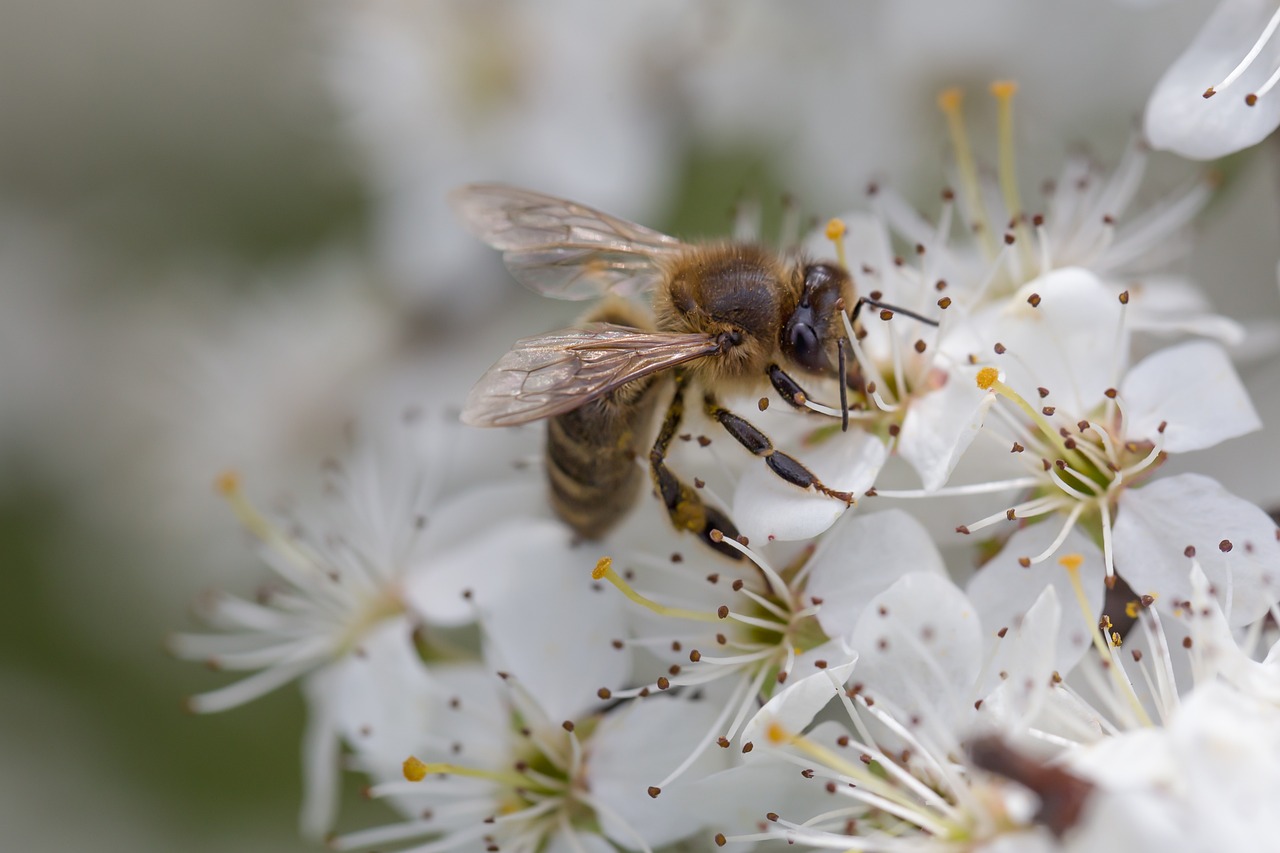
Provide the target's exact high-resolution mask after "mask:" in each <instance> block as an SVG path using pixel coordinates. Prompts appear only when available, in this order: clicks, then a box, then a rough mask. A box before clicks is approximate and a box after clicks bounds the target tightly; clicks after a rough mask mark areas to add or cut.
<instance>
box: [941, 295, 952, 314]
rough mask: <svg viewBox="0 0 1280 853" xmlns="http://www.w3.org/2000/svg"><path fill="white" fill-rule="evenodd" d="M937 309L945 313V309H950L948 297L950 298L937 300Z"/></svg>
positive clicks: (945, 297)
mask: <svg viewBox="0 0 1280 853" xmlns="http://www.w3.org/2000/svg"><path fill="white" fill-rule="evenodd" d="M938 307H939V308H941V309H942V310H944V311H945V310H946V309H948V308H950V307H951V297H950V296H944V297H942V298H941V299H939V300H938Z"/></svg>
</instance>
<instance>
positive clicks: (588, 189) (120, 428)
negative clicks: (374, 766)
mask: <svg viewBox="0 0 1280 853" xmlns="http://www.w3.org/2000/svg"><path fill="white" fill-rule="evenodd" d="M1209 11H1210V5H1209V4H1207V3H1205V2H1196V1H1195V0H1182V2H1172V0H1171V2H1165V3H1152V2H1146V3H1138V2H1129V3H1125V2H1119V0H1075V2H1072V3H1060V2H1049V0H1007V2H997V0H974V2H965V3H942V2H924V0H882V2H875V1H874V0H863V2H856V1H855V0H845V2H836V0H821V2H817V0H814V1H813V2H788V3H782V2H757V0H737V2H728V0H725V2H675V0H653V2H608V3H601V2H591V0H546V2H539V3H536V4H535V3H533V2H525V3H521V2H515V1H514V0H471V2H436V0H350V2H345V3H343V2H334V0H276V2H273V3H261V2H256V1H255V0H216V2H212V0H203V1H202V0H59V2H56V3H49V2H45V1H44V0H0V638H2V641H0V848H3V849H5V850H19V849H20V850H71V849H79V850H85V849H94V850H169V849H173V850H177V849H181V850H184V851H190V853H198V852H199V851H221V850H246V849H247V850H258V849H261V850H267V849H272V850H278V851H286V850H305V849H314V848H312V847H309V846H308V845H306V844H304V843H303V842H301V841H299V840H298V839H297V835H296V831H295V821H296V809H297V805H298V801H299V791H300V784H299V770H298V742H299V737H300V735H299V732H300V730H301V720H302V704H301V701H300V699H299V697H298V695H297V694H296V691H295V690H294V689H292V688H286V689H284V690H282V691H279V692H278V693H277V694H274V695H272V696H270V697H268V698H266V699H264V700H261V701H259V702H256V703H254V704H253V705H252V706H249V707H246V708H241V709H237V710H234V711H231V712H228V713H225V714H221V715H217V716H211V717H193V716H189V715H186V714H184V713H183V712H182V699H183V697H184V696H186V695H188V694H190V693H192V692H195V691H200V690H207V689H211V688H212V687H215V686H217V685H219V684H222V683H224V682H225V680H226V679H225V677H222V676H218V675H213V674H210V673H207V672H204V671H202V670H201V669H200V668H199V667H196V666H192V665H190V664H183V663H179V662H176V661H174V660H172V659H171V658H170V657H169V656H168V655H167V654H166V653H165V651H164V639H165V637H166V635H167V634H168V633H169V632H171V631H173V630H179V629H190V628H192V627H194V625H195V624H196V623H195V622H194V621H193V619H192V617H191V616H190V615H189V605H190V603H191V602H192V601H194V600H195V599H196V597H197V596H198V595H199V593H200V592H201V590H203V589H206V588H209V587H229V588H233V589H236V590H238V591H240V592H247V591H249V590H251V589H253V587H254V585H255V584H256V583H257V582H259V581H260V580H261V579H262V574H261V573H260V571H259V570H258V567H257V566H256V564H255V559H254V554H253V550H252V547H251V546H250V543H249V542H248V541H247V540H246V538H245V535H244V534H243V533H242V532H241V531H240V530H238V529H237V527H236V525H235V523H234V521H233V519H232V515H231V513H230V511H229V510H228V509H227V508H226V507H225V506H223V505H222V504H221V503H220V501H219V499H218V498H217V497H216V496H215V495H214V493H213V489H212V488H211V483H212V481H213V478H214V477H215V476H216V475H217V474H218V473H219V472H220V471H222V470H224V469H227V468H235V469H236V470H239V471H240V472H241V474H242V475H243V477H244V478H245V481H246V483H248V485H249V488H250V491H251V492H254V493H255V494H256V495H258V496H260V497H261V498H262V499H263V500H264V501H269V500H275V499H278V498H281V497H284V496H288V495H289V494H291V493H293V492H296V491H299V490H305V489H308V488H311V486H312V485H313V484H314V477H313V476H312V474H313V473H314V471H315V470H316V469H317V467H318V465H319V463H320V461H321V460H322V459H323V458H324V457H325V455H326V454H327V453H330V452H332V451H333V450H334V449H335V448H337V447H339V446H340V444H341V441H342V438H341V436H342V433H343V428H344V425H345V424H348V423H349V422H350V421H351V419H352V418H353V417H357V418H358V417H361V416H363V415H364V413H366V412H367V411H369V410H371V409H378V408H384V409H385V408H388V407H397V406H405V405H413V404H418V405H456V404H457V402H458V401H459V400H460V399H461V396H462V395H463V394H464V393H465V391H466V389H467V387H469V385H470V383H471V382H472V381H473V380H474V379H475V378H476V377H477V376H479V374H480V372H482V371H483V369H484V368H485V367H487V366H488V364H489V363H490V362H492V361H493V360H494V359H495V358H496V357H497V356H498V355H499V354H500V353H501V352H502V351H503V349H504V347H505V346H506V344H507V343H508V342H509V341H510V340H511V339H513V338H514V337H518V336H520V335H521V334H529V333H532V332H534V331H542V330H545V329H548V328H552V327H554V326H556V325H558V324H562V323H563V322H564V321H565V320H566V319H567V318H569V317H570V316H572V315H573V313H574V310H575V308H574V307H573V306H565V305H559V304H552V303H551V301H550V300H540V299H538V298H536V297H534V296H531V295H529V294H527V293H525V292H523V291H521V290H520V289H519V288H518V287H517V286H516V285H514V284H513V283H511V282H510V281H509V280H508V279H507V277H506V276H505V274H504V273H503V271H502V269H501V266H500V264H499V263H498V262H497V260H496V258H495V257H493V255H492V253H490V252H489V251H487V250H486V249H484V248H483V247H482V246H480V245H478V244H477V243H476V241H474V240H473V239H472V238H470V237H469V236H467V235H466V234H465V233H464V232H463V231H462V230H461V229H460V228H459V227H458V226H457V225H456V224H455V223H454V222H453V221H452V219H451V218H450V217H449V215H448V212H447V209H446V207H445V205H444V201H443V196H444V193H445V192H447V190H448V189H449V188H450V187H452V186H455V185H457V184H459V183H462V182H465V181H468V180H482V179H483V180H491V179H499V180H506V181H511V182H516V183H520V184H524V185H528V186H531V187H534V188H538V189H542V190H545V191H548V192H552V193H555V194H559V195H563V196H567V197H572V198H576V199H580V200H582V201H586V202H588V203H591V204H594V205H596V206H598V207H601V208H603V209H605V210H608V211H610V212H614V213H618V214H620V215H624V216H626V217H629V218H632V219H636V220H639V221H642V222H645V223H647V224H651V225H653V226H655V227H659V228H662V229H664V230H667V231H669V232H672V233H676V234H679V235H681V236H695V235H699V234H722V233H725V232H726V231H727V230H728V229H729V227H730V225H731V210H732V208H733V206H734V205H735V204H736V203H738V202H739V201H741V200H743V199H748V200H755V201H757V202H759V203H760V205H761V207H762V209H763V211H764V217H765V223H766V227H770V226H772V225H774V224H776V222H777V221H778V219H779V210H780V203H779V199H780V197H781V195H782V194H783V193H784V192H785V193H790V194H791V195H792V196H793V197H794V198H795V199H797V201H798V203H799V205H800V207H801V209H802V210H803V211H805V213H806V214H807V215H813V216H815V217H822V218H824V219H825V218H826V217H828V216H830V215H833V214H836V213H841V212H844V211H847V210H851V209H854V208H857V207H858V206H859V205H860V204H861V203H862V199H863V193H864V188H865V186H866V185H867V183H868V181H870V180H878V181H889V182H892V183H893V184H895V185H896V186H898V187H899V188H900V189H902V190H903V192H905V193H906V194H907V196H908V197H909V198H912V199H914V200H916V201H917V202H918V203H920V204H921V205H922V207H923V208H924V210H925V211H926V213H928V212H932V211H933V210H934V209H935V208H934V205H935V204H936V199H937V196H938V191H939V188H940V187H941V186H942V185H943V182H944V181H945V159H944V158H945V156H946V154H947V150H948V146H947V142H946V136H945V128H944V125H943V121H942V119H941V117H940V116H939V114H938V113H937V110H936V107H935V106H934V101H935V97H936V94H937V92H938V91H939V90H940V89H942V88H944V87H947V86H953V85H958V86H962V87H964V88H965V89H966V91H968V92H969V93H970V97H969V100H968V115H969V120H970V126H971V130H972V132H973V134H974V137H975V145H976V147H977V150H978V151H979V153H980V156H983V158H984V159H985V160H986V162H988V163H990V162H992V161H993V160H994V147H993V139H994V126H993V121H992V117H993V110H992V105H991V103H990V99H989V98H988V97H986V95H985V92H986V85H987V83H988V82H990V81H991V80H993V79H998V78H1010V79H1015V80H1017V81H1018V83H1019V84H1020V94H1019V100H1018V102H1017V108H1016V109H1017V116H1018V125H1017V130H1016V134H1017V139H1018V144H1019V167H1020V171H1021V174H1022V177H1023V183H1024V191H1026V192H1027V193H1028V194H1031V193H1032V192H1033V190H1034V188H1035V187H1036V186H1038V185H1039V183H1040V181H1041V179H1044V178H1051V177H1053V176H1054V174H1055V173H1056V171H1057V169H1058V168H1059V166H1060V164H1061V161H1062V158H1063V156H1064V155H1065V154H1066V153H1067V152H1069V151H1073V150H1078V149H1081V148H1084V149H1086V150H1088V151H1089V152H1091V153H1092V154H1093V155H1094V156H1096V157H1097V158H1098V159H1099V161H1101V162H1103V163H1114V162H1115V161H1116V160H1117V159H1118V158H1119V156H1120V153H1121V151H1122V149H1123V146H1124V145H1125V143H1126V141H1127V140H1128V139H1129V138H1130V137H1131V136H1132V134H1133V133H1135V132H1136V129H1137V127H1138V119H1139V116H1140V115H1141V110H1142V107H1143V104H1144V102H1145V99H1146V96H1147V95H1148V93H1149V92H1150V90H1151V88H1152V86H1153V84H1154V83H1155V81H1156V80H1157V79H1158V77H1159V75H1160V74H1161V72H1162V71H1163V69H1164V68H1165V67H1166V66H1167V65H1168V64H1169V63H1170V62H1171V61H1172V60H1173V58H1174V57H1176V56H1177V54H1178V53H1179V52H1180V51H1181V49H1182V48H1183V47H1184V46H1185V44H1186V43H1187V42H1188V41H1189V39H1190V37H1191V35H1192V34H1193V33H1194V31H1195V30H1196V28H1197V27H1198V26H1199V24H1200V23H1201V22H1202V21H1203V20H1204V18H1205V17H1206V16H1207V14H1208V12H1209ZM1207 82H1211V81H1207ZM1275 154H1276V149H1275V148H1274V146H1273V145H1272V144H1271V143H1270V142H1268V143H1264V145H1263V146H1261V147H1260V148H1259V149H1256V150H1255V151H1252V152H1247V153H1246V154H1244V155H1240V156H1238V157H1235V158H1232V160H1231V161H1230V162H1227V163H1223V164H1219V168H1221V169H1222V172H1223V174H1224V175H1225V176H1226V180H1225V183H1224V185H1223V189H1222V191H1221V192H1220V194H1219V195H1218V197H1217V199H1216V200H1215V202H1214V203H1213V205H1212V206H1211V208H1210V209H1209V210H1208V211H1206V214H1205V217H1204V219H1203V222H1202V224H1201V226H1200V228H1199V229H1198V234H1197V240H1196V244H1195V247H1194V249H1193V251H1192V252H1191V254H1190V255H1189V257H1188V258H1187V259H1186V261H1185V268H1186V270H1187V271H1189V272H1190V273H1192V274H1193V275H1194V276H1195V277H1196V278H1197V279H1198V280H1199V281H1200V282H1201V284H1202V285H1204V287H1205V288H1206V289H1207V290H1208V291H1209V292H1210V294H1211V298H1212V299H1213V300H1214V301H1215V303H1216V304H1217V306H1218V307H1219V309H1220V310H1221V311H1222V312H1223V313H1225V314H1227V315H1229V316H1233V317H1236V318H1237V319H1241V320H1246V321H1249V322H1251V323H1253V324H1254V327H1255V328H1257V329H1258V330H1259V332H1260V335H1261V336H1262V337H1261V338H1260V340H1264V341H1265V340H1266V338H1265V335H1266V334H1267V333H1268V328H1269V325H1268V324H1271V326H1270V328H1274V324H1275V322H1276V321H1277V320H1278V319H1280V297H1278V296H1277V287H1276V262H1277V258H1278V257H1280V251H1278V250H1277V246H1280V241H1278V240H1277V237H1278V236H1280V213H1278V206H1277V178H1276V172H1275V165H1274V160H1275ZM1196 168H1197V167H1195V166H1192V165H1190V164H1186V163H1182V162H1180V161H1178V160H1176V158H1172V157H1157V158H1156V161H1155V162H1154V163H1153V166H1152V170H1151V174H1150V178H1149V180H1148V183H1147V185H1146V188H1145V189H1144V190H1143V192H1142V193H1141V194H1140V197H1139V198H1140V202H1141V200H1144V199H1145V200H1154V199H1158V198H1159V197H1160V196H1161V194H1162V191H1165V190H1169V189H1171V188H1173V187H1175V186H1176V185H1177V184H1178V183H1179V182H1180V181H1181V180H1184V179H1186V178H1187V177H1188V176H1189V175H1191V174H1192V173H1193V172H1194V170H1195V169H1196ZM1029 206H1034V203H1031V204H1029ZM1138 206H1139V207H1141V203H1140V204H1139V205H1138ZM1241 365H1242V371H1243V372H1244V375H1245V377H1246V381H1247V383H1248V384H1249V387H1250V388H1251V390H1252V391H1253V393H1254V395H1255V402H1256V404H1257V405H1258V408H1259V410H1260V411H1261V413H1262V415H1263V418H1264V421H1266V422H1267V423H1268V425H1269V428H1268V430H1266V431H1265V432H1264V433H1261V434H1258V435H1254V436H1250V437H1248V438H1245V439H1241V440H1238V441H1236V442H1232V443H1231V444H1229V445H1228V446H1226V447H1222V448H1216V449H1214V450H1213V451H1209V452H1206V453H1204V454H1201V455H1200V457H1199V458H1198V459H1196V460H1194V466H1195V467H1196V468H1197V469H1198V470H1202V471H1205V472H1207V473H1210V474H1213V475H1215V476H1217V477H1219V478H1220V479H1222V480H1223V481H1224V482H1225V483H1226V484H1227V485H1228V486H1229V487H1230V488H1231V489H1233V490H1234V491H1236V492H1237V493H1239V494H1241V495H1243V496H1245V497H1247V498H1250V499H1253V500H1256V501H1258V502H1260V503H1262V504H1263V505H1264V506H1267V507H1270V506H1274V505H1276V504H1277V503H1280V478H1278V477H1277V475H1278V474H1280V461H1278V460H1277V457H1278V456H1280V453H1278V452H1277V451H1276V450H1275V448H1276V447H1277V431H1276V427H1275V425H1276V424H1277V423H1280V371H1278V370H1277V369H1276V366H1275V364H1274V359H1268V358H1258V357H1256V356H1251V355H1250V354H1249V353H1247V352H1244V353H1241ZM351 794H352V796H351V797H350V798H349V802H350V801H356V800H358V796H357V787H356V785H355V783H354V782H353V785H352V789H351ZM382 816H383V813H382V811H381V806H379V805H377V804H372V803H359V802H356V803H355V805H354V807H348V808H347V809H346V811H345V813H344V818H343V820H344V824H343V825H344V826H358V825H364V824H368V823H370V822H374V821H377V820H379V819H380V818H381V817H382Z"/></svg>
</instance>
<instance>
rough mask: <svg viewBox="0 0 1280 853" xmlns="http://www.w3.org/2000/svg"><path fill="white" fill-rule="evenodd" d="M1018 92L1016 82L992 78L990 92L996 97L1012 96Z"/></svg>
mask: <svg viewBox="0 0 1280 853" xmlns="http://www.w3.org/2000/svg"><path fill="white" fill-rule="evenodd" d="M1017 92H1018V84H1017V83H1015V82H1013V81H1012V80H994V81H992V83H991V94H993V95H995V96H996V97H997V98H1001V99H1004V98H1012V97H1013V96H1014V95H1015V94H1017Z"/></svg>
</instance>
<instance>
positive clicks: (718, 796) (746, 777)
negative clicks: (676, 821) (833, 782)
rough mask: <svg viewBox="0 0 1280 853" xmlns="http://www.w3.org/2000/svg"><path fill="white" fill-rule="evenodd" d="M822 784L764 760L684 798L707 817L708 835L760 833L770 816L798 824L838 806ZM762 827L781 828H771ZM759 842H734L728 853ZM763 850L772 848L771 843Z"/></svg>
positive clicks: (713, 779) (704, 783) (715, 778)
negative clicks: (773, 815) (698, 805)
mask: <svg viewBox="0 0 1280 853" xmlns="http://www.w3.org/2000/svg"><path fill="white" fill-rule="evenodd" d="M822 725H823V726H824V727H825V726H826V725H828V724H825V723H824V724H822ZM840 731H844V730H843V729H840ZM831 742H832V739H831V738H826V739H824V741H823V743H824V745H826V744H830V743H831ZM754 755H755V753H754V752H753V753H752V756H753V757H754ZM825 785H826V780H825V779H823V778H822V777H821V776H817V777H815V778H813V779H806V778H805V777H803V776H801V775H800V774H799V773H797V772H796V767H795V765H794V764H790V763H787V762H783V761H781V760H779V759H768V758H764V759H760V760H756V761H752V762H750V763H747V764H743V765H740V766H738V767H734V768H733V769H731V770H725V771H723V772H721V773H716V774H714V775H712V776H708V777H707V778H705V779H702V780H700V781H698V782H695V783H693V784H692V785H691V786H690V788H689V796H690V797H692V798H694V799H696V800H697V802H698V803H699V804H700V806H701V807H702V810H703V812H704V813H705V814H706V816H707V830H708V832H709V833H716V832H721V833H724V834H725V835H726V836H730V837H732V836H737V835H754V834H755V833H757V832H759V831H760V826H761V824H762V823H764V822H765V821H767V820H768V817H767V815H768V814H769V813H770V812H772V813H774V814H777V815H781V816H782V817H783V818H785V819H786V820H789V821H795V822H802V821H805V820H808V819H809V818H811V817H814V816H816V815H817V814H819V813H821V812H824V811H826V810H827V809H828V808H835V807H838V806H839V805H840V801H839V800H836V801H835V803H834V804H833V803H832V800H835V798H834V797H832V796H830V795H829V794H828V793H827V791H826V790H825V787H824V786H825ZM766 826H773V827H774V828H777V829H781V827H777V826H776V825H774V824H766ZM758 843H760V842H755V843H753V842H747V841H740V840H738V839H737V838H734V839H733V849H734V850H751V849H753V847H754V846H755V844H758ZM766 849H777V848H775V847H774V846H773V845H770V846H769V847H767V848H766Z"/></svg>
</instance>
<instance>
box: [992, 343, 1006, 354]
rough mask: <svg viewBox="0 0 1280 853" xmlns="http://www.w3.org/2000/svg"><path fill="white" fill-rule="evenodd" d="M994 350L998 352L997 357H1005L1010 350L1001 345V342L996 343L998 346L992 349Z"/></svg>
mask: <svg viewBox="0 0 1280 853" xmlns="http://www.w3.org/2000/svg"><path fill="white" fill-rule="evenodd" d="M992 349H994V350H995V351H996V355H1004V354H1005V353H1006V352H1008V350H1007V349H1006V348H1005V345H1004V344H1002V343H1000V342H999V341H997V342H996V345H995V346H994V347H992Z"/></svg>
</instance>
